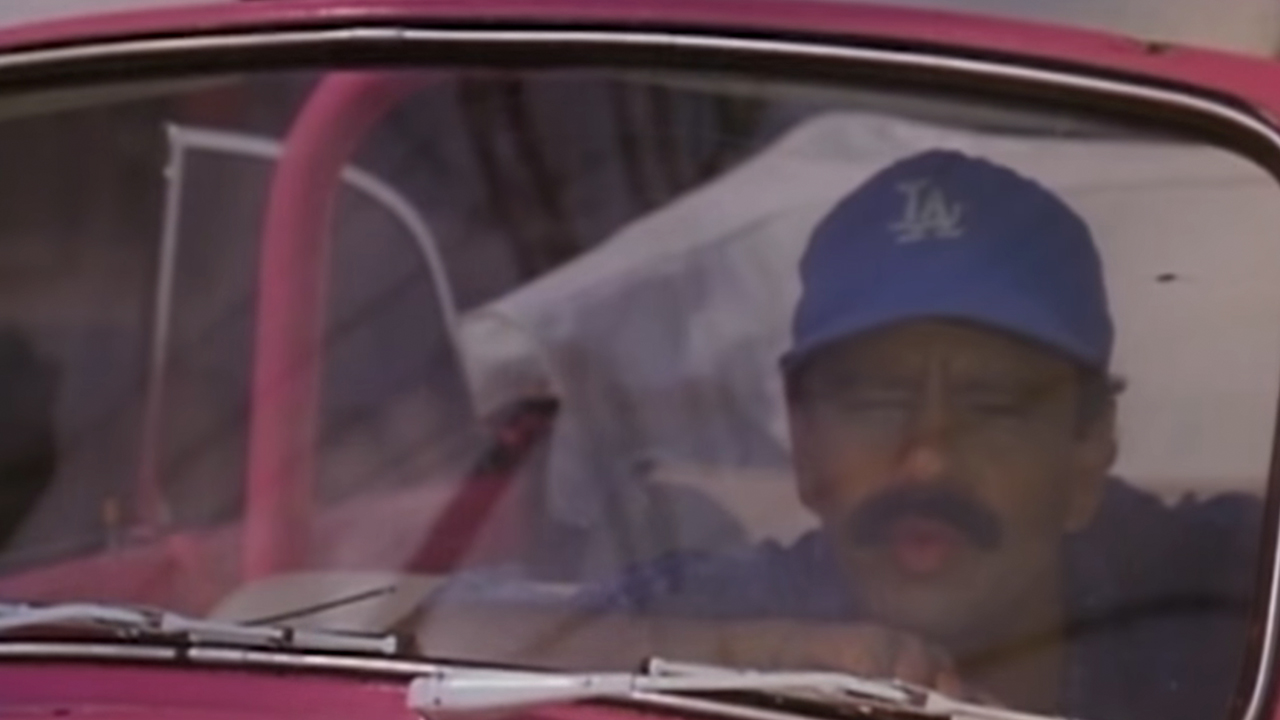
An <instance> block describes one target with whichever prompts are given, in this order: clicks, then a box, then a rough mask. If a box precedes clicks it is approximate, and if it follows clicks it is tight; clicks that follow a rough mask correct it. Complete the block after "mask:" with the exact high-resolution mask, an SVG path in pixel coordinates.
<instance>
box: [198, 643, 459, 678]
mask: <svg viewBox="0 0 1280 720" xmlns="http://www.w3.org/2000/svg"><path fill="white" fill-rule="evenodd" d="M186 657H187V658H189V659H191V660H193V661H195V662H199V663H202V664H208V665H254V666H259V667H264V666H265V667H280V668H295V669H307V670H346V671H358V672H372V673H379V674H383V675H403V676H405V677H416V676H418V675H422V674H423V673H428V672H431V671H432V670H434V669H436V668H438V667H439V663H437V662H432V661H430V660H409V659H405V660H399V659H395V658H385V657H375V656H371V655H370V656H362V655H315V654H305V653H290V652H281V651H277V650H254V649H252V648H229V647H191V648H188V649H187V652H186Z"/></svg>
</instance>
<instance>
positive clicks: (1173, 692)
mask: <svg viewBox="0 0 1280 720" xmlns="http://www.w3.org/2000/svg"><path fill="white" fill-rule="evenodd" d="M1260 533H1261V503H1259V502H1258V501H1257V500H1256V499H1254V498H1251V497H1247V496H1243V495H1223V496H1217V497H1214V498H1212V499H1209V500H1203V501H1201V500H1195V499H1185V500H1183V501H1182V502H1180V503H1178V504H1176V505H1174V506H1172V507H1170V506H1166V505H1165V504H1163V503H1162V502H1160V500H1159V499H1158V498H1156V497H1155V496H1153V495H1150V494H1148V493H1145V492H1143V491H1140V490H1137V489H1135V488H1133V487H1131V486H1129V485H1126V484H1124V483H1122V482H1119V481H1115V480H1112V481H1110V482H1109V483H1108V485H1107V489H1106V493H1105V496H1104V499H1103V502H1102V505H1101V507H1100V509H1099V513H1098V515H1097V516H1096V517H1095V519H1094V521H1093V522H1092V523H1091V524H1090V526H1089V527H1088V528H1086V529H1085V530H1083V531H1081V532H1079V533H1076V534H1073V535H1071V536H1069V537H1068V538H1067V539H1066V542H1065V543H1064V549H1063V564H1064V572H1065V576H1064V577H1065V583H1064V586H1065V593H1066V597H1065V598H1064V606H1065V609H1066V614H1067V617H1066V637H1067V641H1068V648H1067V663H1066V665H1067V667H1066V673H1065V677H1063V686H1062V691H1063V705H1064V707H1063V708H1062V712H1063V713H1064V714H1067V715H1070V716H1073V717H1080V718H1086V719H1088V720H1138V719H1139V718H1141V719H1144V720H1145V719H1147V718H1150V719H1152V720H1155V719H1156V718H1159V719H1160V720H1183V719H1185V720H1211V719H1217V718H1222V717H1224V716H1225V713H1226V711H1227V709H1228V704H1229V703H1230V701H1231V699H1232V696H1233V691H1234V690H1235V683H1236V681H1237V679H1238V677H1239V674H1240V669H1241V667H1242V661H1243V657H1244V652H1245V646H1246V639H1247V627H1248V612H1249V606H1250V603H1251V598H1252V592H1253V586H1254V578H1255V574H1256V572H1257V563H1256V559H1257V557H1258V547H1259V544H1260V537H1261V536H1260ZM582 600H583V601H584V602H585V603H587V604H588V605H589V606H590V607H592V608H593V609H595V610H609V611H628V612H632V613H660V614H665V615H680V616H687V617H700V618H714V619H718V620H726V619H760V618H792V619H799V620H810V621H827V622H850V621H858V620H860V619H864V618H862V617H861V616H860V612H859V609H858V607H857V604H856V602H855V600H854V598H853V595H852V592H851V590H850V588H849V586H848V583H847V582H846V581H845V580H844V579H843V577H842V575H841V572H840V570H839V569H838V567H837V565H836V561H835V558H834V555H833V553H832V550H831V548H830V546H829V545H828V543H827V542H826V540H825V538H824V535H823V534H822V533H821V532H820V531H817V530H815V531H811V532H809V533H807V534H805V535H804V536H802V537H801V538H800V539H799V540H797V541H796V542H794V543H793V544H791V545H788V546H783V545H780V544H778V543H775V542H766V543H763V544H760V545H756V546H753V547H750V548H746V549H744V550H743V551H741V552H738V553H733V554H728V555H725V554H715V555H712V554H693V553H678V554H672V555H668V556H665V557H663V558H661V559H659V560H657V561H655V562H651V563H646V564H644V565H642V566H639V567H636V568H634V569H633V570H632V571H631V572H629V573H627V574H626V575H625V576H623V577H622V578H620V579H619V580H618V581H616V582H612V583H609V584H607V585H605V586H601V587H597V588H594V589H592V590H590V591H588V592H587V593H586V594H585V595H584V597H583V598H582Z"/></svg>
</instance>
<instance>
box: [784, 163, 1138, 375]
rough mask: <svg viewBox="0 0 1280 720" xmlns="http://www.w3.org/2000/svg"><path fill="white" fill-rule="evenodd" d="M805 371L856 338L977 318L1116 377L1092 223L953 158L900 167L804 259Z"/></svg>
mask: <svg viewBox="0 0 1280 720" xmlns="http://www.w3.org/2000/svg"><path fill="white" fill-rule="evenodd" d="M800 280H801V286H802V291H801V296H800V303H799V305H798V306H797V307H796V312H795V317H794V320H793V324H792V347H791V349H790V350H789V351H787V353H786V354H784V355H783V357H782V367H783V369H784V370H791V369H794V368H795V367H796V366H797V365H798V364H799V363H800V362H801V361H802V360H804V359H806V358H808V357H810V356H811V355H812V354H813V353H814V352H815V351H818V350H820V349H822V348H823V347H826V346H827V345H829V344H831V343H833V342H835V341H837V340H841V339H844V338H847V337H851V336H854V335H857V334H860V333H864V332H867V331H871V330H876V329H880V328H884V327H887V326H889V325H893V324H896V323H899V322H903V321H907V320H917V319H925V318H938V319H955V320H965V321H969V322H972V323H976V324H978V325H981V326H986V327H990V328H994V329H997V330H1003V331H1006V332H1009V333H1012V334H1014V335H1017V336H1021V337H1023V338H1026V339H1030V340H1032V341H1035V342H1038V343H1041V344H1043V345H1046V346H1048V347H1050V348H1052V349H1056V350H1058V351H1060V352H1061V353H1063V354H1065V355H1066V356H1068V357H1070V358H1072V359H1074V360H1075V361H1077V362H1079V363H1081V364H1083V365H1085V366H1088V367H1092V368H1096V369H1100V370H1103V371H1105V370H1106V369H1107V367H1108V365H1109V363H1110V360H1111V350H1112V344H1113V335H1114V330H1113V328H1112V322H1111V315H1110V312H1109V310H1108V306H1107V293H1106V287H1105V286H1104V284H1103V279H1102V262H1101V260H1100V259H1099V257H1098V251H1097V248H1095V247H1094V244H1093V239H1092V237H1091V235H1090V232H1089V228H1088V226H1086V225H1085V223H1084V221H1083V220H1082V219H1081V218H1080V216H1079V215H1077V214H1076V213H1075V212H1074V211H1073V210H1072V209H1071V208H1069V207H1067V205H1066V204H1065V203H1064V202H1063V201H1062V200H1060V199H1059V198H1058V197H1057V196H1055V195H1054V194H1053V193H1051V192H1049V191H1048V190H1046V189H1045V188H1044V187H1042V186H1041V185H1040V184H1039V183H1036V182H1035V181H1033V180H1030V179H1028V178H1025V177H1023V176H1021V175H1019V174H1017V173H1015V172H1014V171H1012V170H1009V169H1008V168H1005V167H1001V166H999V165H996V164H994V163H991V162H988V161H986V160H982V159H979V158H974V157H970V156H967V155H964V154H962V153H959V152H954V151H949V150H931V151H928V152H924V153H921V154H919V155H914V156H911V157H909V158H906V159H904V160H901V161H899V162H897V163H894V164H893V165H891V166H889V167H887V168H885V169H884V170H882V171H880V172H879V173H877V174H876V175H875V176H873V177H872V178H871V179H870V180H868V181H867V182H866V183H864V184H863V185H861V186H860V187H858V188H857V189H856V190H854V191H853V192H852V193H850V194H849V195H847V196H845V198H844V199H842V200H841V201H840V202H839V203H838V204H837V205H836V206H835V208H834V209H832V211H831V212H830V213H829V214H828V215H827V216H826V217H825V218H823V220H822V221H821V222H820V223H819V224H818V226H817V228H816V229H815V230H814V233H813V236H812V237H811V239H810V242H809V246H808V249H807V250H806V251H805V253H804V256H803V257H802V258H801V260H800Z"/></svg>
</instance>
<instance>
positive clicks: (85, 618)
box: [0, 603, 399, 655]
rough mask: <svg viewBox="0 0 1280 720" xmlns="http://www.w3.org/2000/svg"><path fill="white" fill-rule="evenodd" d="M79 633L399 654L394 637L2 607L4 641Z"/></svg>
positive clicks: (168, 615) (78, 607)
mask: <svg viewBox="0 0 1280 720" xmlns="http://www.w3.org/2000/svg"><path fill="white" fill-rule="evenodd" d="M76 628H84V629H87V630H94V631H104V632H109V633H111V634H113V635H116V636H118V637H123V638H127V639H137V640H145V639H159V640H167V641H178V642H182V643H185V644H192V645H230V646H233V647H247V648H276V649H291V650H319V651H335V652H363V653H379V654H384V655H394V654H396V653H397V652H398V650H399V643H398V641H397V639H396V637H395V636H392V635H355V634H349V633H339V632H326V631H322V630H297V629H294V628H287V627H272V626H261V625H244V624H239V623H233V622H226V621H219V620H204V619H200V618H192V617H187V616H185V615H181V614H178V613H174V612H169V611H167V610H156V609H152V608H139V607H131V606H119V605H108V604H100V603H58V604H53V605H34V604H27V603H0V638H3V637H4V636H5V635H12V634H19V633H22V632H28V631H33V630H41V629H55V630H64V629H76Z"/></svg>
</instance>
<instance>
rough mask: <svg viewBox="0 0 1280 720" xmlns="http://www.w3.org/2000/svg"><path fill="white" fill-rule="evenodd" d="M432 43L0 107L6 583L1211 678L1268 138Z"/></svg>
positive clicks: (1234, 591) (1192, 693)
mask: <svg viewBox="0 0 1280 720" xmlns="http://www.w3.org/2000/svg"><path fill="white" fill-rule="evenodd" d="M367 77H368V78H372V80H370V82H379V76H378V75H377V73H368V74H367ZM387 77H388V78H392V79H393V80H395V82H400V80H398V79H395V78H393V77H392V76H390V75H388V76H387ZM395 77H397V78H398V77H402V76H395ZM433 77H434V78H435V80H434V82H427V81H426V80H423V81H422V82H421V83H418V87H416V88H415V89H414V91H413V92H407V91H405V92H404V96H403V97H402V98H399V99H398V101H397V102H390V103H388V104H389V105H390V106H391V107H392V109H391V110H390V111H388V112H387V113H386V114H385V117H382V118H381V119H380V121H379V122H378V123H377V124H376V125H375V126H374V127H373V129H372V130H371V131H370V132H369V133H368V135H367V136H365V137H362V138H343V137H341V132H342V131H341V129H340V128H342V127H343V124H342V122H340V119H341V118H340V115H341V110H339V111H338V116H337V117H335V118H330V120H331V122H332V127H333V130H332V132H333V133H335V135H334V136H333V137H328V138H321V140H322V141H321V142H320V143H319V144H317V145H315V146H313V152H316V153H318V154H317V155H315V156H308V155H307V154H306V153H298V152H293V153H292V154H291V153H290V151H289V150H288V148H291V147H295V146H294V145H291V143H295V142H297V141H298V140H297V138H296V136H295V135H293V134H292V133H291V127H292V126H293V122H294V120H295V118H297V117H298V116H299V115H301V114H303V113H305V112H307V111H308V107H309V105H308V99H309V98H310V97H312V94H313V93H317V92H321V91H323V89H324V88H325V87H326V84H327V83H329V82H330V81H331V80H332V78H331V77H330V78H328V79H326V77H325V76H323V75H315V76H311V75H306V74H277V75H269V74H263V75H261V76H250V77H248V78H244V79H238V80H234V81H233V80H226V79H217V80H207V81H201V82H191V83H189V84H176V85H174V84H170V85H164V86H159V85H157V86H134V87H122V88H117V89H108V90H107V91H103V90H102V89H97V90H95V91H94V92H92V93H87V92H86V93H85V94H84V95H83V96H81V95H79V94H78V93H77V92H75V91H63V92H61V93H59V94H57V96H39V97H35V96H33V97H26V98H20V99H19V100H20V102H19V101H18V100H15V101H14V103H13V105H12V107H10V108H7V109H4V117H5V118H6V119H5V120H3V121H2V122H0V146H3V147H4V150H3V152H4V155H5V157H19V156H21V157H22V158H23V159H24V162H23V163H22V164H21V165H22V167H24V168H27V170H26V171H25V172H24V174H21V175H17V174H14V175H10V176H8V177H6V178H5V179H4V180H3V181H0V198H4V200H3V201H2V202H0V230H3V232H2V233H0V276H2V277H3V279H4V282H3V283H0V323H3V327H4V328H5V329H4V331H3V334H0V369H3V371H4V372H2V373H0V394H3V396H4V397H6V398H9V400H8V402H6V403H5V407H6V408H8V410H6V412H7V413H8V414H7V415H5V416H4V417H5V418H6V419H5V423H6V424H5V428H6V433H5V434H4V435H5V438H6V439H5V440H4V442H3V443H0V449H2V450H3V455H0V473H3V474H4V475H5V477H6V481H5V483H4V486H3V487H4V488H5V489H4V490H3V491H0V538H3V539H4V542H5V543H6V544H5V546H4V549H3V551H2V552H0V573H3V575H0V592H2V593H3V595H4V597H5V598H7V599H15V600H30V601H44V602H52V601H72V600H90V599H92V600H103V601H109V602H127V603H145V604H149V605H159V606H162V607H167V608H171V609H174V610H178V611H181V612H185V613H191V614H200V615H210V616H214V617H219V618H224V619H230V620H253V619H261V618H280V617H287V618H289V619H288V622H289V623H291V624H294V625H299V626H304V627H313V628H330V629H344V630H361V631H369V632H381V631H388V630H394V631H396V632H401V633H405V634H408V635H411V636H413V637H414V638H415V640H416V642H417V645H418V647H419V649H420V650H421V651H422V652H424V653H427V654H431V655H435V656H442V657H454V658H464V659H471V660H478V661H500V662H504V663H517V664H519V663H527V664H532V665H539V666H545V667H554V668H570V667H572V668H595V669H599V668H627V667H633V666H634V665H635V663H636V662H637V661H639V660H640V659H641V658H643V657H645V656H649V655H662V656H666V657H673V658H678V659H683V660H697V661H701V662H710V663H718V664H725V665H735V666H745V667H756V668H810V667H820V668H828V669H836V670H843V671H847V672H853V673H858V674H862V675H868V676H875V677H892V678H898V679H903V680H908V681H911V682H914V683H918V684H921V685H926V686H929V687H933V688H937V689H939V690H942V691H945V692H948V693H952V694H955V695H958V696H962V697H966V698H970V699H974V700H978V701H981V702H990V703H996V704H1002V705H1008V706H1012V707H1017V708H1022V709H1027V710H1032V711H1039V712H1046V713H1056V714H1068V715H1072V716H1078V717H1084V718H1097V719H1099V720H1109V719H1111V718H1117V719H1118V718H1127V717H1136V716H1152V717H1168V718H1183V717H1185V718H1193V717H1194V718H1206V717H1213V716H1223V715H1224V714H1225V713H1226V711H1227V707H1228V704H1229V702H1230V701H1231V695H1232V692H1233V690H1234V689H1235V683H1236V681H1237V679H1238V674H1239V673H1240V668H1241V667H1242V666H1243V661H1244V653H1245V644H1246V625H1247V620H1248V617H1249V612H1250V606H1249V602H1250V600H1251V597H1252V592H1253V583H1254V573H1255V568H1256V567H1257V563H1258V560H1259V559H1260V552H1259V546H1260V542H1259V532H1260V530H1259V526H1260V521H1261V498H1262V494H1263V490H1264V487H1265V478H1266V476H1267V469H1268V461H1269V458H1270V455H1271V449H1272V448H1271V444H1272V437H1273V432H1274V412H1275V406H1276V401H1277V394H1278V393H1280V387H1277V377H1280V374H1277V373H1276V372H1275V369H1276V367H1277V365H1278V364H1280V323H1277V322H1276V320H1277V315H1278V314H1280V283H1278V282H1276V279H1277V277H1280V252H1277V251H1276V250H1277V248H1276V247H1275V244H1276V241H1275V237H1276V232H1275V228H1276V227H1278V226H1280V203H1277V202H1276V201H1275V200H1276V193H1277V192H1278V189H1277V188H1276V187H1275V185H1274V183H1273V181H1272V180H1271V179H1270V178H1269V177H1268V176H1266V175H1265V173H1263V172H1262V171H1261V170H1260V169H1258V168H1257V167H1255V166H1253V165H1251V164H1250V163H1248V162H1247V161H1245V160H1243V159H1241V158H1239V157H1236V156H1234V155H1232V154H1230V153H1227V152H1226V151H1223V150H1221V149H1216V148H1212V147H1206V146H1202V145H1197V144H1193V143H1190V142H1187V141H1179V140H1173V139H1170V138H1168V137H1163V136H1158V135H1156V134H1154V133H1145V134H1144V133H1143V132H1140V131H1139V130H1135V129H1134V128H1129V127H1126V128H1119V127H1111V126H1108V125H1106V124H1104V123H1100V122H1097V121H1095V120H1093V119H1090V118H1082V117H1075V116H1066V115H1063V114H1062V113H1057V112H1054V111H1052V110H1051V109H1049V108H1039V109H1037V108H1029V107H1025V106H1020V107H1016V108H1015V107H1007V108H1006V107H998V106H995V105H992V104H982V103H975V102H971V101H963V102H962V101H960V100H957V99H947V98H942V97H932V96H925V95H906V94H892V93H882V92H870V91H865V90H856V89H843V88H842V89H833V88H829V87H828V88H809V87H806V86H802V85H799V84H797V85H794V86H788V85H786V84H783V83H769V84H754V85H753V84H746V83H743V82H742V81H741V79H734V78H727V77H708V76H693V75H688V76H675V75H673V76H670V77H658V76H643V77H641V76H631V75H625V74H608V73H601V72H587V71H582V72H572V73H541V74H508V75H473V74H467V73H462V74H459V75H457V76H455V77H450V78H448V79H446V80H441V79H440V77H439V76H433ZM410 79H412V78H410ZM392 84H394V83H391V82H389V83H388V85H389V86H390V85H392ZM396 87H405V86H404V85H403V84H401V85H397V86H396ZM346 141H354V144H355V145H356V146H358V148H359V150H358V151H357V152H356V154H355V155H354V156H353V157H350V158H338V160H340V161H341V162H339V163H338V165H339V166H341V168H342V170H341V172H335V174H334V177H333V178H331V182H330V179H327V178H326V177H325V176H324V174H323V171H322V170H318V169H312V170H311V171H310V172H311V175H310V176H307V175H306V174H305V173H304V177H309V179H310V180H314V182H313V183H312V184H311V185H306V184H303V185H300V186H299V187H302V190H300V191H298V192H299V193H300V194H296V195H295V196H294V200H293V201H290V202H292V205H289V204H287V202H286V200H283V199H282V198H284V197H285V196H286V195H287V193H280V192H278V190H279V188H278V187H277V184H278V183H279V182H280V181H279V178H280V177H282V176H285V175H287V174H288V173H289V172H297V167H296V166H293V165H291V163H305V162H308V161H311V160H315V159H316V158H317V157H320V155H322V154H323V151H322V150H320V149H316V148H321V149H322V148H325V147H337V146H341V145H342V144H343V143H344V142H346ZM322 164H323V163H321V162H319V161H317V162H316V166H317V167H318V166H320V165H322ZM302 167H310V166H306V165H303V166H302ZM298 198H300V200H299V199H298ZM329 198H332V203H331V205H327V204H326V203H328V199H329ZM326 207H331V210H328V211H327V210H326V209H325V208H326ZM291 212H293V213H295V214H294V215H290V214H289V213H291ZM282 218H283V219H282ZM280 227H286V228H299V227H307V228H311V227H318V228H321V230H320V231H317V232H314V233H311V232H303V231H291V232H292V234H290V232H285V231H279V230H278V228H280ZM273 228H274V229H273ZM282 238H283V239H282ZM281 248H292V250H291V252H296V253H297V254H296V255H286V256H285V257H286V259H288V260H289V262H285V263H284V264H283V265H279V264H276V263H277V260H278V257H279V256H278V255H273V253H279V252H282V251H281ZM272 258H277V260H273V259H272ZM280 267H284V268H285V270H284V271H283V272H280V271H279V268H280ZM308 268H311V269H308ZM316 268H318V270H317V269H316ZM290 293H297V295H290ZM308 293H310V294H308ZM283 296H288V298H292V299H291V300H289V301H288V302H284V301H281V300H280V298H281V297H283ZM311 301H314V302H311ZM290 303H293V304H290ZM309 303H310V304H309ZM281 308H284V310H282V309H281ZM281 313H284V314H281ZM290 313H292V314H290ZM264 328H265V330H264ZM309 328H312V329H315V333H314V334H309V333H310V330H308V329H309ZM272 333H280V334H283V335H273V334H272ZM281 337H286V339H289V338H293V340H290V341H289V342H292V343H293V344H292V345H290V344H289V343H285V344H284V345H282V346H280V347H285V348H286V349H287V350H288V351H289V352H291V353H294V354H293V355H289V356H287V357H284V358H283V359H284V360H285V361H287V362H284V364H283V365H271V364H270V363H271V362H273V361H279V360H281V357H276V356H271V353H272V352H273V351H272V350H271V349H270V348H272V347H277V345H276V344H273V343H274V342H275V341H276V340H280V338H281ZM6 338H7V340H6ZM295 340H296V342H295ZM6 348H8V349H6ZM291 363H292V364H291ZM281 367H283V368H284V370H283V371H280V370H279V369H280V368H281ZM264 368H267V370H264ZM271 368H275V369H276V370H273V371H270V372H269V371H268V370H270V369H271ZM273 372H275V374H272V373H273ZM55 386H56V389H55ZM282 388H283V389H282ZM281 418H284V419H285V420H281ZM50 438H52V441H51V440H50ZM51 444H52V446H53V447H54V448H56V452H54V451H51V450H50V446H51ZM53 456H56V463H55V462H52V461H51V459H50V458H51V457H53ZM263 458H266V459H267V460H266V461H264V460H263ZM51 465H52V466H53V467H50V466H51ZM343 598H347V599H351V598H355V599H354V600H351V601H349V602H336V601H338V600H342V599H343ZM329 601H334V602H329ZM2 640H3V638H0V641H2Z"/></svg>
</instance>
